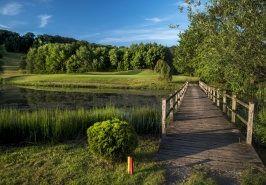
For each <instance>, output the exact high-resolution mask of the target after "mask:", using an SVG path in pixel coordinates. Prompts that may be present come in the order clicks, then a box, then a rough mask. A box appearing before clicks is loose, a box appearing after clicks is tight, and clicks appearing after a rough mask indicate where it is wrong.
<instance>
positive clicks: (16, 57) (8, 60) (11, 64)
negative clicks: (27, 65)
mask: <svg viewBox="0 0 266 185" xmlns="http://www.w3.org/2000/svg"><path fill="white" fill-rule="evenodd" d="M23 55H25V54H23V53H11V52H5V54H4V56H3V58H2V60H3V61H4V63H5V65H4V69H5V71H7V72H10V71H17V70H18V69H19V68H18V66H19V61H20V58H21V56H23Z"/></svg>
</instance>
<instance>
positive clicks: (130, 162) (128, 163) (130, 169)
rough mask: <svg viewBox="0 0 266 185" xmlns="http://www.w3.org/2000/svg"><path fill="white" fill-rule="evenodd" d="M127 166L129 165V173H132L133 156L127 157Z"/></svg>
mask: <svg viewBox="0 0 266 185" xmlns="http://www.w3.org/2000/svg"><path fill="white" fill-rule="evenodd" d="M127 166H128V168H127V169H128V174H130V175H132V174H133V158H132V157H130V156H129V157H127Z"/></svg>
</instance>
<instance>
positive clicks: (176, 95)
mask: <svg viewBox="0 0 266 185" xmlns="http://www.w3.org/2000/svg"><path fill="white" fill-rule="evenodd" d="M175 93H176V94H175V112H177V110H178V92H177V91H176V92H175Z"/></svg>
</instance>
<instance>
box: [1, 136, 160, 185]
mask: <svg viewBox="0 0 266 185" xmlns="http://www.w3.org/2000/svg"><path fill="white" fill-rule="evenodd" d="M159 142H160V141H159V139H140V143H139V147H138V148H137V149H136V151H135V152H134V154H133V155H132V156H133V160H134V174H133V175H128V174H127V162H126V161H125V162H122V163H113V164H112V163H106V162H103V161H101V160H99V159H97V158H95V157H93V156H92V154H91V153H90V151H89V148H88V144H87V142H86V140H76V141H71V142H68V143H64V144H58V145H39V146H24V147H3V146H2V147H1V150H0V184H100V185H102V184H125V185H126V184H152V185H156V184H164V182H165V177H164V173H165V171H164V170H163V168H162V167H161V165H162V164H161V163H159V162H156V161H155V154H156V151H157V149H158V146H159Z"/></svg>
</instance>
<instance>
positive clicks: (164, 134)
mask: <svg viewBox="0 0 266 185" xmlns="http://www.w3.org/2000/svg"><path fill="white" fill-rule="evenodd" d="M165 137H166V99H165V98H163V99H162V138H165Z"/></svg>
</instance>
